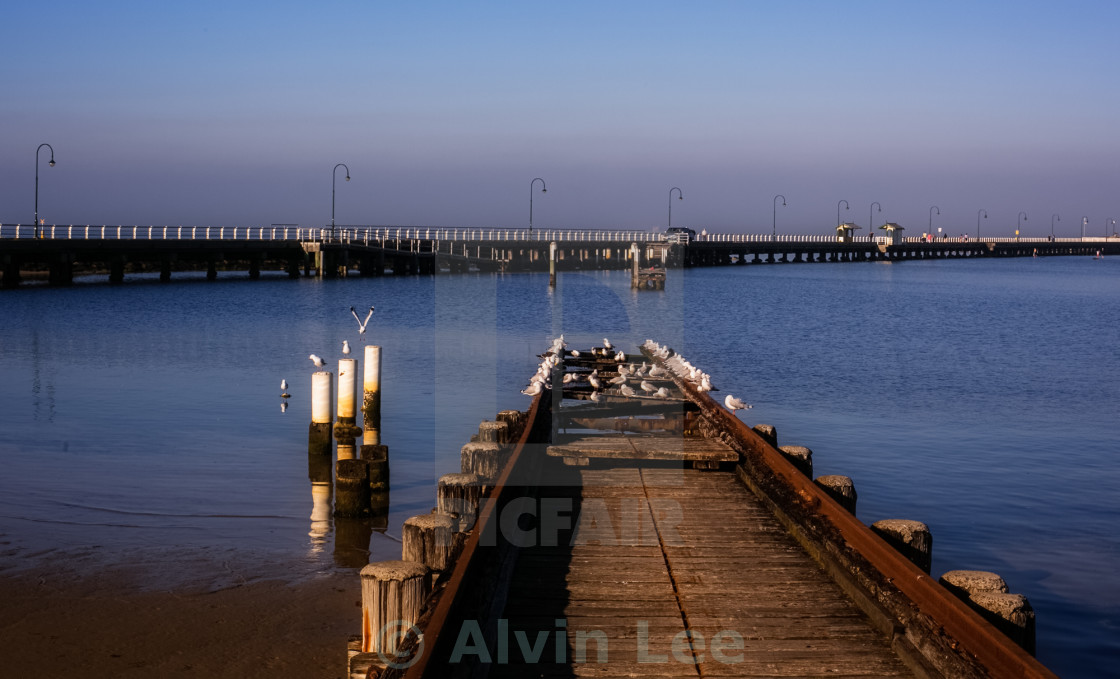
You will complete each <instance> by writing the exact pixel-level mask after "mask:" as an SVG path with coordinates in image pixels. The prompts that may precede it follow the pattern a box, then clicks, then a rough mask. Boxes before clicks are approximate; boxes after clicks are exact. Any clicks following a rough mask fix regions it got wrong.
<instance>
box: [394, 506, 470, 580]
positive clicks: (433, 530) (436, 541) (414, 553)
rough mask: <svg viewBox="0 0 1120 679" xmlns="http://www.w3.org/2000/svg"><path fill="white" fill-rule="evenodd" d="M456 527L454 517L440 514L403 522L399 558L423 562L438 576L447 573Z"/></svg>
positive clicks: (425, 515) (416, 517)
mask: <svg viewBox="0 0 1120 679" xmlns="http://www.w3.org/2000/svg"><path fill="white" fill-rule="evenodd" d="M457 526H458V521H457V520H456V519H455V517H453V516H451V515H450V514H442V513H440V512H433V513H431V514H420V515H418V516H413V517H410V518H408V519H406V520H405V522H404V527H403V528H402V529H401V558H402V559H404V560H405V561H416V562H419V563H422V564H424V565H425V566H427V567H428V568H430V569H431V570H432V571H435V572H437V573H439V572H442V571H445V570H447V569H448V568H449V567H450V566H451V553H452V548H453V546H454V544H455V528H456V527H457Z"/></svg>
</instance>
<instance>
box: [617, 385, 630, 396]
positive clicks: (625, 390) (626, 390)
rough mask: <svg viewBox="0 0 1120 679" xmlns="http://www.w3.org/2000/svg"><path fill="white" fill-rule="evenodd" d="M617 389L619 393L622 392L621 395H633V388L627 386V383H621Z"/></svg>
mask: <svg viewBox="0 0 1120 679" xmlns="http://www.w3.org/2000/svg"><path fill="white" fill-rule="evenodd" d="M618 391H619V392H620V393H621V394H622V395H623V396H633V395H634V390H633V389H631V388H630V387H629V386H628V385H625V384H624V385H622V386H621V387H619V388H618Z"/></svg>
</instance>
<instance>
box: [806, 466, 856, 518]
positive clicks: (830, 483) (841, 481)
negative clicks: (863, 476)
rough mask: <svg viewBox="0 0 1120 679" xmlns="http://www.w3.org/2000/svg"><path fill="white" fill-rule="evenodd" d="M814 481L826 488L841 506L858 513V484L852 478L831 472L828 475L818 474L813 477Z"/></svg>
mask: <svg viewBox="0 0 1120 679" xmlns="http://www.w3.org/2000/svg"><path fill="white" fill-rule="evenodd" d="M813 483H815V484H817V485H818V486H820V487H821V488H822V489H824V492H826V493H828V495H829V497H831V498H832V499H833V500H836V501H837V502H839V503H840V506H841V507H843V508H844V509H847V510H848V511H849V512H851V513H852V514H855V513H856V499H857V498H858V495H857V494H856V486H855V484H854V483H852V480H851V479H850V478H849V477H847V476H840V475H838V474H830V475H827V476H818V477H817V478H815V479H813Z"/></svg>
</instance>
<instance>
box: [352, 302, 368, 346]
mask: <svg viewBox="0 0 1120 679" xmlns="http://www.w3.org/2000/svg"><path fill="white" fill-rule="evenodd" d="M350 313H351V314H352V315H353V316H354V320H355V321H357V322H358V336H359V337H361V338H363V339H364V338H365V335H366V326H367V325H369V319H370V318H372V317H373V307H372V306H371V307H370V308H369V313H368V314H366V320H364V321H363V320H362V319H360V318H358V312H357V311H355V310H354V307H350Z"/></svg>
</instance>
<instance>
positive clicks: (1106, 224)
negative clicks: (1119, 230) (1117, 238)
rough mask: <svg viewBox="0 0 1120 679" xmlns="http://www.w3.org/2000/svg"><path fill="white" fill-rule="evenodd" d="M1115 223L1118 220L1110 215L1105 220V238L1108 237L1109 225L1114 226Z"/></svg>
mask: <svg viewBox="0 0 1120 679" xmlns="http://www.w3.org/2000/svg"><path fill="white" fill-rule="evenodd" d="M1115 224H1116V220H1115V219H1113V218H1112V217H1109V218H1108V219H1106V220H1104V237H1105V238H1108V227H1109V226H1114V225H1115Z"/></svg>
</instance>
